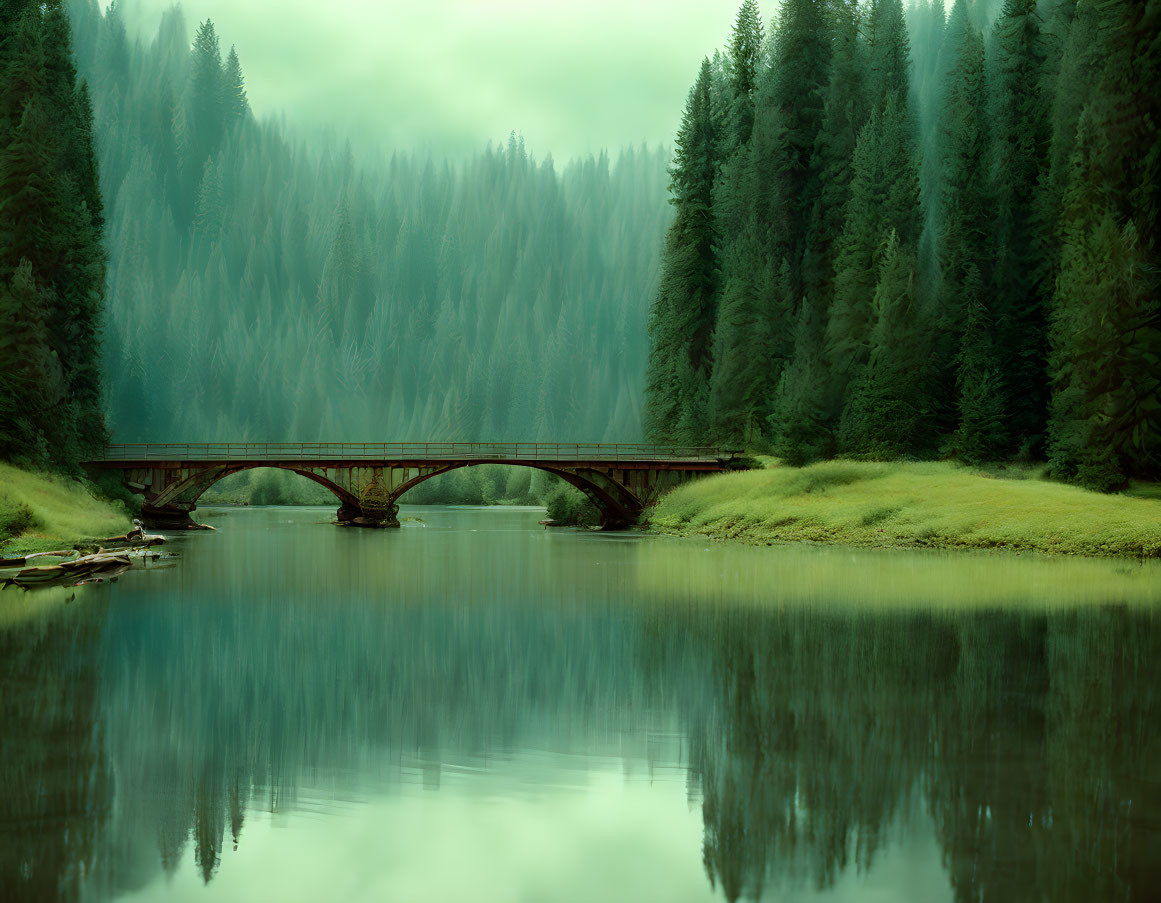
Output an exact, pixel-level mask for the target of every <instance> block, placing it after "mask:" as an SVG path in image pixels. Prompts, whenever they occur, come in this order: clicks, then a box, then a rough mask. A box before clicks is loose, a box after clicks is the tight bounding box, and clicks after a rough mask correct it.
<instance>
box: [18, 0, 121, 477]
mask: <svg viewBox="0 0 1161 903" xmlns="http://www.w3.org/2000/svg"><path fill="white" fill-rule="evenodd" d="M10 12H11V11H10ZM5 24H6V26H9V27H12V26H14V30H9V31H6V33H5V34H4V36H3V39H2V40H0V67H2V70H3V72H2V75H3V79H2V84H3V87H2V88H0V140H2V141H3V146H2V148H0V244H2V247H0V280H4V281H8V280H11V282H10V286H9V289H8V291H9V297H10V298H11V299H12V300H11V303H10V304H9V315H10V317H17V318H18V317H21V316H27V317H33V318H34V319H35V322H25V323H20V324H13V325H12V326H11V329H12V331H13V334H14V335H19V336H21V341H22V342H24V343H27V347H26V348H25V349H24V353H25V354H26V355H27V356H28V358H29V361H30V365H29V366H30V367H31V368H32V371H35V372H39V373H41V374H48V373H49V372H50V371H51V372H52V373H53V374H59V376H60V379H59V386H60V396H61V397H60V400H59V401H56V400H54V401H52V403H51V404H50V405H49V406H48V407H46V408H44V411H43V413H42V414H41V415H40V423H39V426H37V427H36V428H35V429H34V430H33V429H31V428H30V429H26V430H24V431H23V432H22V433H20V435H21V436H22V437H23V438H22V439H20V440H17V441H23V442H36V443H38V448H39V444H40V443H44V442H45V441H46V440H47V443H48V444H47V446H46V447H45V448H44V449H42V450H41V451H38V452H36V454H35V456H36V457H40V458H44V459H46V460H51V461H52V462H53V463H56V464H63V465H66V466H67V465H72V464H75V462H76V461H77V459H78V457H79V456H81V455H82V454H88V453H91V452H93V451H95V450H97V449H98V448H99V447H100V446H101V445H103V443H104V442H105V440H106V434H105V428H104V413H103V401H102V391H101V375H100V347H101V319H102V305H103V299H104V283H105V256H104V249H103V246H102V243H101V229H102V225H103V216H102V207H101V197H100V192H99V189H98V187H97V177H96V160H95V153H94V144H93V140H92V110H91V106H90V104H89V99H88V95H87V91H86V90H85V86H84V84H83V83H82V84H81V85H80V86H79V87H78V85H77V77H76V69H75V65H74V63H73V58H72V49H71V40H70V33H69V27H68V22H67V19H66V18H65V15H64V12H63V10H62V9H61V8H60V5H59V3H55V2H51V3H46V4H43V5H33V4H30V5H26V6H24V8H23V10H22V11H21V12H20V15H19V19H18V20H17V21H15V22H13V20H12V19H11V18H9V19H7V20H6V23H5ZM40 343H43V346H41V344H40ZM50 361H51V362H52V363H51V364H50V363H48V362H50ZM23 372H28V371H27V370H26V371H23ZM44 378H45V379H46V380H48V382H46V387H45V389H44V393H47V394H48V395H55V394H56V393H57V390H56V388H54V387H55V386H56V385H57V383H56V382H54V379H55V377H50V376H48V375H45V376H44ZM14 379H15V382H14V383H13V382H12V381H11V380H10V381H9V383H10V385H12V384H15V385H20V386H22V388H21V389H20V391H21V392H23V393H24V394H25V395H26V396H27V397H28V398H30V399H35V398H40V399H41V400H42V401H43V398H44V397H46V396H45V394H44V393H42V392H41V391H40V390H38V389H36V388H35V387H30V386H29V385H28V383H27V381H23V382H22V380H21V379H19V378H14ZM34 419H35V418H34Z"/></svg>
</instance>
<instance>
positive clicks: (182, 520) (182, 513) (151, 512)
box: [141, 502, 213, 532]
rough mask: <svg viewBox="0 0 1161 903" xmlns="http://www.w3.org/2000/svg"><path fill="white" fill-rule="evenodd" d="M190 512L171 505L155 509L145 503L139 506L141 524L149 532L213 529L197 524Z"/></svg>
mask: <svg viewBox="0 0 1161 903" xmlns="http://www.w3.org/2000/svg"><path fill="white" fill-rule="evenodd" d="M190 511H192V509H188V510H187V509H185V508H178V507H175V506H172V505H164V506H162V507H160V508H157V507H154V506H153V505H150V504H149V503H148V502H146V503H145V504H143V505H142V506H141V523H143V524H144V525H145V526H146V527H147V528H149V529H150V530H166V531H169V532H174V531H177V530H212V529H213V527H207V526H206V525H205V524H199V523H198V522H197V521H195V520H194V519H193V516H192V515H191V514H190Z"/></svg>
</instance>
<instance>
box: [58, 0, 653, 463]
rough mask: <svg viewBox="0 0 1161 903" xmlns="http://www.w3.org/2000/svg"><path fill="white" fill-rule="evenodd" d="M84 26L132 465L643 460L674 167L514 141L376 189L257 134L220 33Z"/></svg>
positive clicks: (639, 157)
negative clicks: (399, 455) (356, 444)
mask: <svg viewBox="0 0 1161 903" xmlns="http://www.w3.org/2000/svg"><path fill="white" fill-rule="evenodd" d="M71 15H72V21H73V26H74V32H75V50H76V55H77V61H78V67H79V69H80V72H81V74H82V75H83V76H85V77H87V78H88V79H89V81H90V83H91V84H92V86H93V97H94V107H95V119H96V123H97V127H96V131H97V144H98V149H99V162H100V171H101V181H102V192H103V195H104V199H105V205H106V209H107V211H108V228H107V246H108V248H109V257H110V261H109V264H110V265H109V284H110V293H109V297H110V303H109V311H108V327H107V331H106V339H105V349H106V354H105V360H106V367H107V390H108V394H109V401H110V409H111V429H112V432H113V436H114V439H115V440H120V441H125V440H140V439H152V440H155V441H156V440H164V439H172V440H178V439H181V440H188V439H197V440H202V441H205V440H241V439H270V440H282V439H285V440H301V441H312V440H319V439H326V440H328V441H333V440H384V439H395V440H398V439H448V438H453V437H455V438H464V439H485V438H486V439H524V440H527V439H534V438H547V437H551V438H553V439H557V440H565V441H568V440H577V439H589V440H591V439H593V438H598V439H606V438H619V439H631V438H634V437H637V436H639V435H640V433H641V411H640V401H641V392H640V386H641V384H642V380H643V373H644V362H645V357H646V355H647V339H646V336H645V329H644V324H645V317H646V312H647V310H648V306H649V303H650V300H651V297H652V295H653V294H654V283H655V278H656V271H657V266H658V251H659V247H660V242H661V236H662V234H663V232H664V229H665V225H666V223H667V221H668V217H669V211H668V207H667V205H666V198H665V185H666V175H665V166H666V158H665V154H664V152H663V151H662V150H660V149H659V148H652V149H650V148H645V147H640V148H633V147H629V148H626V149H624V150H621V151H619V152H617V153H616V155H615V156H616V159H615V161H612V160H611V159H610V156H609V155H608V154H605V153H602V154H601V155H599V156H598V157H582V158H578V159H577V160H576V161H573V162H572V163H569V164H565V165H558V164H555V163H554V162H553V161H552V160H551V159H549V158H545V159H537V158H534V157H533V156H531V155H530V154H529V153H528V151H527V150H526V149H525V147H524V143H523V140H522V139H521V138H520V137H517V136H515V135H512V136H510V137H509V138H508V140H507V141H506V142H503V143H500V144H496V145H494V146H487V145H485V146H482V147H481V148H480V149H479V150H478V151H477V152H476V154H474V155H473V156H471V157H468V158H467V159H457V160H455V161H449V160H447V159H445V158H444V157H440V156H437V155H434V154H431V155H428V154H416V153H412V152H410V151H409V150H408V149H407V148H401V149H400V150H399V151H398V152H397V153H392V154H391V155H389V156H384V157H382V158H381V159H378V160H376V161H374V163H372V164H370V165H359V164H357V163H356V161H355V157H354V154H353V153H352V151H351V149H350V147H349V146H348V145H346V144H344V143H340V142H337V141H336V142H322V141H311V142H307V143H303V142H302V141H297V140H292V139H291V138H289V137H288V135H287V133H286V132H285V131H284V129H283V128H282V127H281V126H280V125H278V124H276V123H275V122H273V121H270V120H261V119H260V118H259V117H257V116H256V115H255V111H253V110H252V109H251V106H250V104H249V101H248V97H247V95H246V93H245V87H244V78H245V75H244V72H245V69H244V67H245V61H244V60H239V58H238V56H237V55H236V54H234V53H233V52H232V50H231V47H230V44H229V41H230V38H229V36H228V35H221V36H219V35H217V33H216V30H215V29H214V27H213V26H212V24H210V23H208V22H206V23H203V24H202V25H200V26H198V27H196V28H194V27H193V26H192V25H191V24H190V23H189V22H188V20H187V19H186V17H185V15H184V14H183V13H182V12H181V11H180V10H179V9H176V8H175V9H171V10H170V11H169V12H168V13H167V14H166V15H165V16H164V17H163V18H162V20H161V22H160V24H159V29H158V32H157V34H156V36H155V37H154V38H153V39H152V40H150V41H148V42H146V41H136V42H134V41H131V40H130V39H129V36H128V28H127V25H126V23H125V21H124V19H123V17H122V15H121V13H120V11H119V10H118V8H117V7H112V8H111V9H110V10H109V11H108V12H106V13H104V14H102V13H101V12H100V10H99V8H98V6H97V4H96V3H95V2H93V3H84V2H80V3H75V4H73V5H72V7H71ZM194 32H196V34H194ZM191 34H192V37H193V49H192V51H190V50H188V49H187V48H189V46H190V41H191ZM227 86H228V90H227Z"/></svg>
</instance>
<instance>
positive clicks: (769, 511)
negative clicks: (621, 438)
mask: <svg viewBox="0 0 1161 903" xmlns="http://www.w3.org/2000/svg"><path fill="white" fill-rule="evenodd" d="M1152 488H1153V487H1147V489H1148V490H1149V491H1146V492H1142V493H1140V494H1138V495H1132V496H1129V495H1102V494H1099V493H1094V492H1089V491H1087V490H1084V489H1080V488H1078V487H1075V486H1067V485H1064V484H1061V483H1054V482H1049V481H1046V480H1041V479H1034V478H1024V479H1021V478H1015V479H1013V478H1007V477H996V476H993V475H990V474H984V473H981V472H978V471H973V470H971V469H970V468H967V467H961V466H958V465H954V464H948V463H886V464H882V463H870V462H856V461H828V462H822V463H819V464H813V465H809V466H807V467H804V468H791V467H781V466H775V467H768V468H765V469H760V470H752V471H742V472H737V473H730V474H721V475H715V476H711V477H706V478H704V479H701V480H697V481H694V482H691V483H687V484H685V485H683V486H679V487H677V488H676V489H674V490H672V491H671V492H670V493H668V494H667V495H665V496H663V497H662V499H661V500H660V501H659V502H658V503H657V505H656V506H655V507H654V508H653V509H652V511H651V512H650V514H649V516H648V520H647V522H646V523H645V524H644V525H643V526H644V529H645V530H646V531H647V532H650V533H653V534H658V535H669V536H685V537H694V536H696V537H701V538H704V539H710V540H714V541H719V542H736V543H742V544H746V545H753V546H772V545H782V544H795V543H810V544H813V545H825V546H832V547H833V546H838V547H842V546H845V547H849V548H859V549H895V550H905V549H910V550H915V549H933V550H944V551H992V550H1001V551H1007V552H1017V553H1020V552H1034V553H1039V554H1045V555H1053V556H1060V555H1063V556H1082V557H1093V558H1119V559H1125V560H1144V559H1156V558H1161V498H1158V497H1157V496H1156V493H1154V492H1153V491H1152Z"/></svg>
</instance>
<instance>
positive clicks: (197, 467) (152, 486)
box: [85, 442, 745, 529]
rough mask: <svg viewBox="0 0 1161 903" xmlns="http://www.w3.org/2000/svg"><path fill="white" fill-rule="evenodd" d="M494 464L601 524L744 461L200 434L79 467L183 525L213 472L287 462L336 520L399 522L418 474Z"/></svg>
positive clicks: (633, 450)
mask: <svg viewBox="0 0 1161 903" xmlns="http://www.w3.org/2000/svg"><path fill="white" fill-rule="evenodd" d="M478 464H502V465H507V466H519V467H527V468H531V469H534V470H541V471H544V472H546V473H551V474H553V475H554V476H557V477H559V478H560V479H562V480H564V481H565V482H566V483H568V484H570V485H571V486H574V487H575V488H577V489H579V490H580V491H581V492H583V493H584V494H585V495H586V496H587V497H588V498H589V499H590V500H591V501H592V503H593V504H594V505H595V506H596V508H597V510H598V511H599V512H600V514H601V521H602V526H603V527H604V528H605V529H616V528H621V527H625V526H628V525H629V524H631V523H633V522H634V521H635V520H636V519H637V517H638V516H639V515H640V514H641V512H642V511H643V510H644V508H645V506H646V505H647V504H649V503H651V502H652V501H653V500H654V499H655V498H656V497H657V495H658V494H659V493H660V492H661V491H663V490H665V489H667V488H669V487H671V486H674V485H677V484H678V483H681V482H684V481H685V480H688V479H692V478H694V477H697V476H700V475H703V474H706V473H715V472H720V471H722V470H727V469H733V468H734V467H737V466H745V464H744V463H742V464H740V465H739V463H738V462H737V461H736V459H735V455H734V453H731V452H722V451H720V450H719V449H716V448H700V447H699V448H692V447H691V448H673V447H668V446H658V445H625V444H605V445H601V444H595V445H581V444H575V443H573V444H568V443H565V444H561V443H479V442H434V443H433V442H422V443H419V442H414V443H346V444H344V443H204V444H190V443H182V444H152V445H150V444H145V445H120V446H110V447H109V448H108V450H107V451H106V454H105V456H104V457H103V458H102V459H100V460H97V461H90V462H88V463H87V464H86V465H85V466H86V467H87V468H88V469H89V470H90V471H93V472H108V471H115V472H118V473H120V475H121V479H122V480H123V481H124V483H125V485H126V487H127V488H128V489H130V490H131V491H133V492H137V493H140V494H141V495H143V496H144V497H145V504H144V506H143V508H142V517H143V519H144V520H145V522H146V523H147V524H149V525H150V526H154V527H160V528H163V529H191V528H196V527H197V526H198V525H197V524H195V523H194V521H193V519H192V518H191V517H190V512H192V511H193V510H194V509H195V508H196V507H197V502H198V499H200V498H201V496H202V494H203V493H204V492H205V491H206V490H207V489H209V488H210V487H211V486H212V485H214V484H215V483H216V482H218V480H221V479H222V478H223V477H227V476H229V475H230V474H235V473H239V472H241V471H244V470H251V469H254V468H259V467H269V468H274V469H278V470H289V471H291V472H293V473H296V474H299V475H300V476H304V477H306V478H307V479H308V480H312V481H313V482H315V483H317V484H318V485H320V486H323V487H325V488H326V489H327V490H328V491H329V492H331V493H332V494H333V495H334V496H335V497H336V498H337V499H338V500H339V510H338V522H339V523H340V524H344V525H351V526H365V527H390V526H398V525H399V521H398V518H397V516H396V515H397V513H398V503H399V500H400V498H401V497H402V496H403V495H404V494H405V493H406V492H407V491H408V490H410V489H412V488H413V487H415V486H417V485H419V484H420V483H422V482H425V481H426V480H429V479H432V478H433V477H436V476H440V475H441V474H445V473H449V472H450V471H452V470H457V469H459V468H462V467H473V466H476V465H478Z"/></svg>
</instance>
